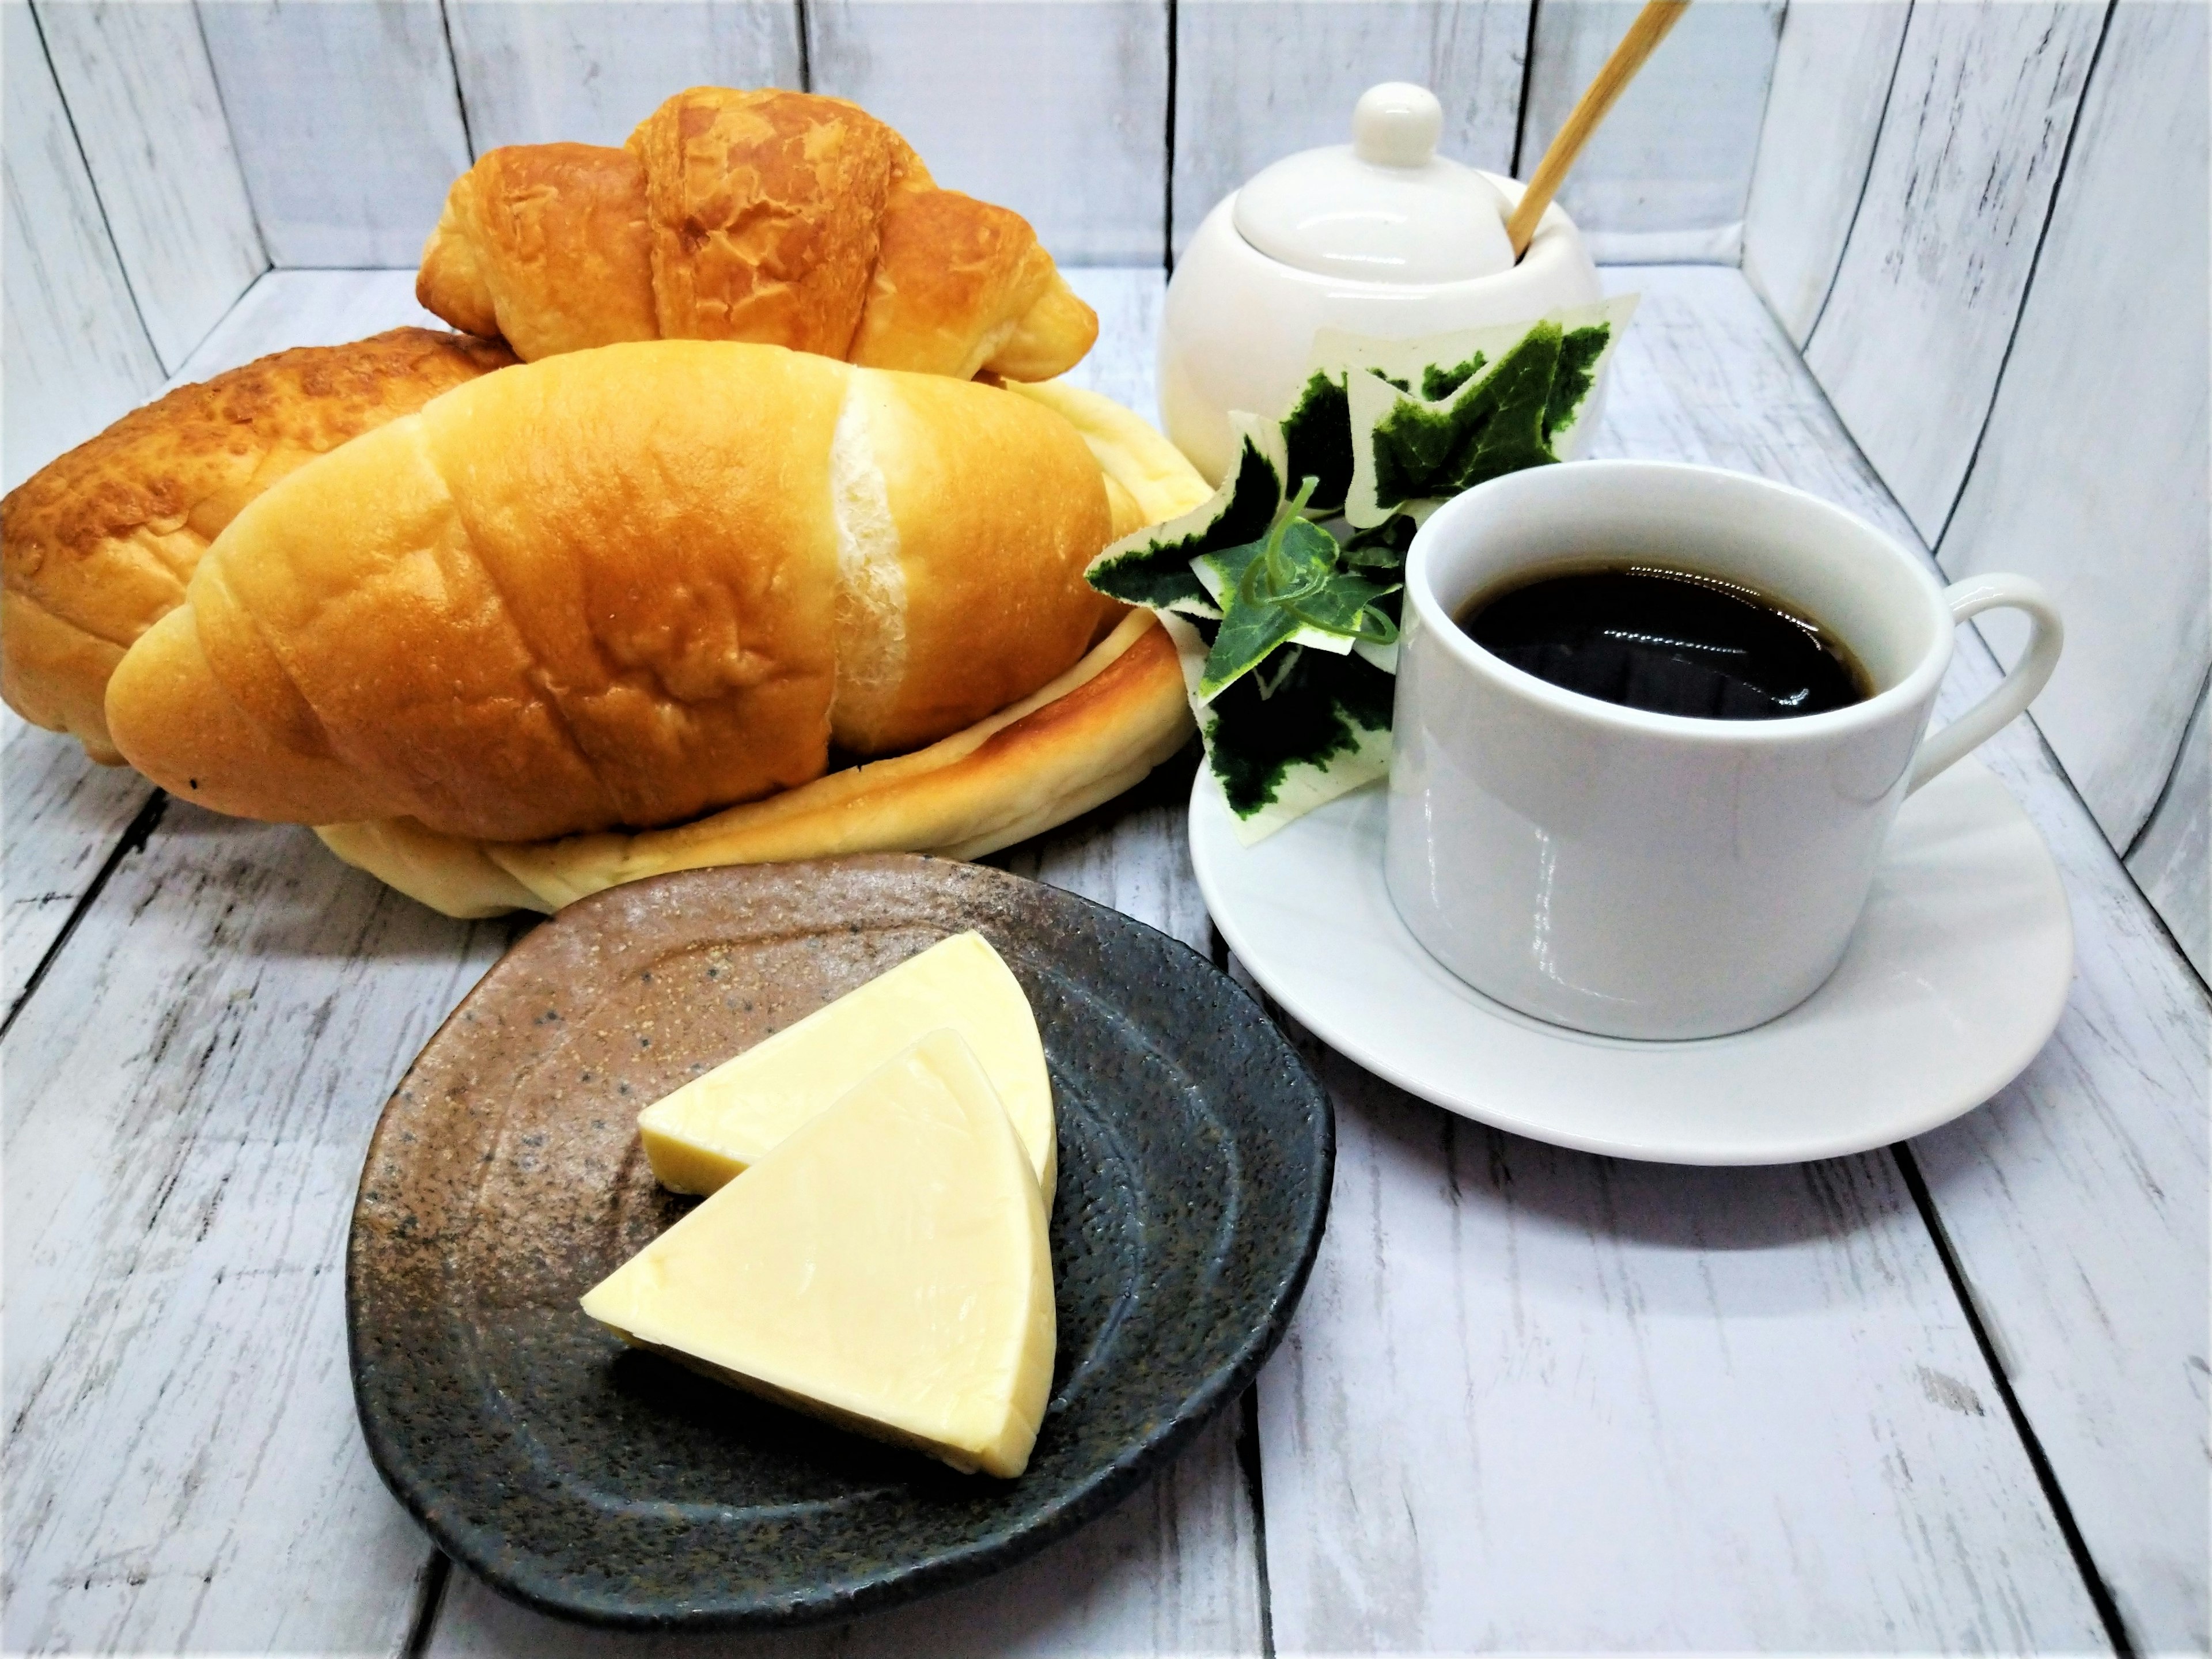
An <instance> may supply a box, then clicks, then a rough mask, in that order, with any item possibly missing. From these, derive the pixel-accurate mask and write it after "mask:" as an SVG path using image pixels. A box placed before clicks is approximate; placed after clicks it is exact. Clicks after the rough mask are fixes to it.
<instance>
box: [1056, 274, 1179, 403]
mask: <svg viewBox="0 0 2212 1659" xmlns="http://www.w3.org/2000/svg"><path fill="white" fill-rule="evenodd" d="M1067 283H1068V286H1069V287H1070V288H1072V289H1074V290H1075V291H1076V292H1077V293H1078V294H1079V295H1082V296H1083V298H1084V300H1085V302H1087V303H1088V304H1089V305H1090V307H1091V309H1092V310H1094V311H1096V312H1097V313H1098V343H1097V345H1095V346H1093V347H1092V348H1091V355H1090V356H1087V357H1085V359H1084V360H1083V361H1082V362H1079V363H1078V364H1077V365H1076V366H1075V367H1074V368H1072V369H1070V370H1068V372H1067V374H1066V375H1065V376H1064V377H1063V378H1064V379H1066V381H1067V382H1068V384H1069V385H1071V386H1082V387H1084V388H1085V389H1086V390H1088V391H1091V392H1098V393H1099V394H1101V395H1102V396H1103V397H1108V398H1113V399H1114V400H1115V402H1116V403H1118V404H1122V405H1123V406H1124V407H1125V408H1128V409H1133V410H1136V411H1137V413H1138V414H1139V415H1141V416H1144V417H1145V418H1146V420H1147V421H1150V422H1152V424H1153V425H1155V426H1158V424H1159V419H1160V408H1159V404H1160V399H1159V386H1158V369H1159V359H1158V356H1157V355H1156V353H1155V351H1154V342H1155V341H1157V340H1158V338H1159V329H1160V306H1161V304H1162V302H1163V301H1164V300H1165V299H1166V297H1167V273H1166V272H1164V271H1163V270H1161V269H1160V268H1159V267H1158V265H1156V264H1155V265H1151V266H1148V267H1141V268H1139V269H1137V270H1117V269H1115V268H1114V267H1112V266H1083V267H1077V268H1073V269H1071V270H1069V271H1068V272H1067Z"/></svg>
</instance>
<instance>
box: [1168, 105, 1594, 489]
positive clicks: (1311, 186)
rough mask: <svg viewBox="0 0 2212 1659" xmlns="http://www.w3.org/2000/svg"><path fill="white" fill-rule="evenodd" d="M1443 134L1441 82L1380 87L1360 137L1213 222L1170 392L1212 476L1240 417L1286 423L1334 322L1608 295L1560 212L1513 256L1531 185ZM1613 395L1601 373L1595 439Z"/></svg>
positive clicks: (1414, 333) (1188, 298) (1373, 329)
mask: <svg viewBox="0 0 2212 1659" xmlns="http://www.w3.org/2000/svg"><path fill="white" fill-rule="evenodd" d="M1442 132H1443V106H1440V105H1439V104H1438V103H1437V99H1436V94H1433V93H1431V92H1430V91H1429V90H1428V89H1427V88H1425V87H1417V86H1412V85H1408V84H1407V83H1406V82H1398V81H1393V82H1384V83H1383V85H1381V86H1378V87H1370V88H1368V90H1367V91H1366V92H1365V93H1364V94H1362V95H1361V97H1360V100H1359V102H1358V106H1356V107H1355V108H1354V109H1353V111H1352V143H1349V144H1336V145H1331V146H1329V147H1328V148H1326V149H1310V150H1305V151H1303V152H1301V153H1300V154H1298V155H1291V156H1286V157H1285V158H1284V159H1283V160H1282V161H1278V162H1276V163H1275V164H1274V165H1273V166H1272V167H1267V169H1265V170H1264V171H1263V172H1261V173H1260V174H1259V175H1258V176H1257V177H1256V178H1255V179H1252V180H1250V181H1249V183H1248V184H1246V185H1244V187H1243V189H1241V190H1237V191H1231V193H1230V195H1229V196H1228V197H1227V198H1226V199H1225V200H1224V201H1223V202H1222V203H1221V204H1219V205H1218V206H1217V207H1216V208H1215V209H1214V210H1213V211H1212V212H1211V213H1209V214H1207V215H1206V222H1204V223H1203V224H1201V225H1200V227H1199V228H1198V234H1197V235H1195V236H1194V237H1193V238H1192V239H1191V243H1190V246H1189V248H1188V250H1187V251H1186V252H1184V254H1183V256H1182V259H1181V260H1180V261H1179V262H1178V263H1177V264H1176V270H1175V276H1174V277H1173V279H1172V280H1171V281H1170V283H1168V293H1167V306H1166V309H1165V311H1164V313H1163V314H1162V316H1161V319H1160V362H1159V368H1160V378H1159V387H1160V413H1161V416H1162V418H1163V420H1164V422H1165V423H1166V426H1167V433H1168V436H1169V437H1170V438H1171V439H1173V440H1174V441H1175V443H1176V447H1178V448H1179V449H1181V450H1182V452H1183V453H1184V454H1186V455H1188V457H1189V458H1190V459H1191V462H1192V464H1193V465H1195V466H1196V467H1197V468H1198V470H1199V471H1200V472H1202V473H1204V474H1205V475H1206V478H1207V479H1208V480H1209V481H1210V482H1213V483H1218V482H1219V481H1220V478H1221V474H1222V471H1223V469H1224V468H1225V467H1226V466H1227V465H1229V459H1230V457H1231V454H1232V453H1234V444H1233V441H1232V440H1231V435H1230V428H1229V412H1230V410H1249V411H1250V412H1252V413H1254V414H1256V415H1261V416H1267V417H1270V418H1273V417H1277V416H1281V415H1283V414H1284V413H1285V412H1286V411H1287V410H1289V408H1290V406H1291V402H1292V400H1293V399H1294V398H1296V397H1297V393H1298V391H1299V389H1300V388H1301V387H1302V386H1304V384H1305V381H1306V379H1307V374H1308V364H1309V361H1310V356H1311V353H1312V349H1313V341H1314V335H1315V333H1316V331H1318V330H1321V329H1324V328H1333V329H1341V330H1345V331H1348V332H1351V333H1355V334H1365V335H1371V336H1375V337H1381V338H1384V339H1395V340H1408V339H1418V338H1419V337H1423V336H1425V335H1431V334H1445V333H1451V332H1454V331H1458V330H1462V329H1470V328H1483V327H1489V326H1493V325H1498V324H1504V323H1518V322H1534V320H1535V319H1538V318H1539V317H1541V316H1544V315H1545V314H1546V313H1550V312H1554V311H1558V310H1560V309H1562V308H1564V307H1571V306H1583V305H1591V304H1595V302H1596V301H1598V300H1599V299H1601V298H1602V297H1603V295H1602V291H1601V289H1600V288H1599V286H1598V280H1597V268H1596V267H1595V265H1593V264H1591V263H1590V258H1589V252H1587V250H1585V249H1584V248H1583V239H1582V233H1581V232H1580V231H1578V230H1577V229H1576V228H1575V225H1574V221H1572V220H1571V219H1570V218H1568V217H1567V216H1566V214H1565V212H1563V211H1562V210H1560V208H1559V204H1557V203H1556V202H1555V203H1553V204H1552V205H1551V206H1550V207H1548V208H1547V209H1546V210H1544V216H1543V217H1542V218H1541V220H1539V221H1538V222H1537V225H1536V234H1535V237H1534V240H1531V241H1530V243H1529V244H1528V252H1527V253H1526V254H1525V255H1524V256H1523V257H1522V259H1521V261H1520V263H1519V264H1515V263H1514V260H1513V250H1512V245H1511V244H1510V242H1509V241H1508V240H1506V235H1505V219H1506V216H1507V215H1509V214H1510V212H1511V211H1512V210H1513V206H1514V204H1516V203H1517V202H1518V201H1519V200H1520V199H1521V186H1520V185H1518V184H1516V183H1515V182H1514V181H1513V180H1512V179H1505V178H1501V177H1499V176H1498V174H1496V173H1480V172H1478V171H1476V170H1475V169H1474V168H1473V167H1463V166H1462V165H1461V164H1460V163H1459V162H1457V161H1452V160H1450V159H1449V158H1448V157H1445V156H1442V155H1437V153H1436V149H1437V137H1438V136H1439V135H1440V134H1441V133H1442ZM1604 394H1605V386H1604V385H1603V383H1602V381H1601V383H1600V384H1599V385H1598V386H1595V387H1594V388H1593V389H1592V392H1591V397H1592V400H1593V401H1592V403H1591V404H1590V406H1589V416H1588V417H1586V418H1585V419H1584V420H1583V421H1582V422H1578V423H1577V428H1576V434H1577V437H1578V438H1580V439H1581V440H1582V441H1585V442H1586V441H1587V435H1589V433H1591V432H1593V431H1595V429H1596V426H1597V418H1596V417H1597V416H1598V415H1599V414H1600V413H1601V409H1602V404H1601V399H1602V398H1603V397H1604ZM1571 447H1577V448H1578V447H1579V445H1571Z"/></svg>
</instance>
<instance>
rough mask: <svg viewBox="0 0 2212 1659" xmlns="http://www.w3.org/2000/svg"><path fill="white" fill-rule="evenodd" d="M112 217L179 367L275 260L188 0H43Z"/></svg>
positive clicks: (155, 328)
mask: <svg viewBox="0 0 2212 1659" xmlns="http://www.w3.org/2000/svg"><path fill="white" fill-rule="evenodd" d="M38 15H39V21H40V27H42V28H43V29H44V31H45V33H46V46H47V50H48V52H50V53H51V54H52V60H53V66H54V72H55V74H56V76H58V79H59V81H60V82H61V88H62V93H63V95H64V97H65V98H66V99H67V100H69V106H70V112H71V114H72V115H73V116H74V117H75V118H76V131H77V137H78V138H79V139H80V140H81V141H82V143H83V146H84V153H85V159H86V161H88V163H89V165H90V167H91V169H92V179H93V183H94V185H96V186H97V187H98V189H99V191H100V203H101V205H102V206H103V207H104V208H105V209H106V214H107V224H108V228H109V229H110V230H111V231H112V233H113V234H114V237H115V245H116V250H117V252H118V253H119V254H120V256H121V257H122V260H123V268H124V270H125V271H127V272H129V273H130V277H131V291H132V293H133V294H135V295H137V300H138V308H139V311H140V313H142V314H143V316H144V318H145V319H146V329H147V332H148V333H149V334H150V335H151V336H152V337H153V340H154V349H155V350H156V351H157V352H159V353H160V355H161V363H162V367H163V368H167V369H169V370H171V371H173V370H174V369H175V368H177V367H178V365H179V364H180V363H182V362H184V361H185V358H186V357H187V356H190V355H191V349H192V348H193V347H194V346H196V345H197V344H198V343H200V340H201V339H202V337H204V336H205V335H206V333H207V331H208V330H209V329H210V328H211V327H213V326H214V325H215V323H216V319H218V318H220V317H221V316H222V314H223V313H225V312H226V311H228V310H229V309H230V307H231V306H232V304H233V303H234V301H236V300H237V298H238V296H239V295H241V294H243V293H244V292H245V291H246V287H247V285H248V284H249V283H252V281H253V279H254V278H255V277H256V276H259V275H260V274H261V272H262V271H263V270H264V269H266V268H267V266H268V264H269V257H268V255H267V254H266V253H264V252H263V251H262V246H261V234H260V232H259V231H258V230H257V229H256V228H254V224H253V210H252V206H251V205H250V204H248V203H247V201H246V179H245V176H244V174H243V173H240V171H239V165H238V157H237V155H236V154H235V153H234V151H233V149H231V143H230V129H229V127H228V125H227V124H226V123H225V121H224V119H223V112H222V100H221V99H220V98H218V97H217V96H216V86H215V72H214V70H212V69H211V68H210V67H209V64H208V55H207V47H206V46H205V45H204V42H203V41H202V40H201V38H200V26H199V17H198V14H197V12H196V11H195V10H194V9H193V8H192V6H191V3H190V0H98V3H91V4H88V3H84V0H40V4H39V8H38Z"/></svg>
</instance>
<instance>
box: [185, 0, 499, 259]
mask: <svg viewBox="0 0 2212 1659" xmlns="http://www.w3.org/2000/svg"><path fill="white" fill-rule="evenodd" d="M199 12H200V21H201V23H202V25H203V26H204V28H205V30H206V34H207V44H208V52H209V55H210V58H211V59H212V61H213V63H214V65H215V76H216V84H217V85H218V86H219V87H221V88H222V102H223V107H224V108H225V109H226V110H228V112H229V113H230V125H231V136H232V139H233V141H234V143H235V144H236V146H237V149H238V158H239V161H240V164H241V165H242V166H243V167H244V169H245V173H246V189H247V191H248V193H249V194H250V195H251V197H252V201H253V208H254V215H255V217H256V218H257V220H258V222H259V223H260V226H261V236H262V240H263V242H264V244H265V245H266V246H267V247H268V250H269V257H270V259H271V260H273V261H274V262H275V263H276V264H279V265H340V266H363V265H388V266H400V265H405V266H410V267H411V266H412V265H413V264H415V263H416V261H417V260H418V259H419V258H421V257H422V243H423V241H424V240H425V239H427V238H428V235H429V234H430V230H431V228H432V227H433V226H435V224H436V223H437V222H438V210H439V209H440V207H441V206H442V205H443V204H444V203H445V199H446V191H447V188H448V187H449V186H451V185H452V184H453V179H455V178H456V177H457V176H459V174H460V173H464V172H465V171H466V170H467V169H468V166H469V163H470V161H471V159H472V158H471V155H470V151H469V145H468V139H467V135H466V133H465V130H464V127H463V125H462V119H461V106H460V100H459V95H458V94H457V93H456V92H455V90H454V82H453V58H452V57H451V55H450V54H449V53H448V52H447V50H446V29H445V22H444V19H443V17H442V15H441V11H440V9H439V7H438V5H437V3H436V0H330V3H318V0H210V3H208V4H205V5H203V6H201V7H200V9H199Z"/></svg>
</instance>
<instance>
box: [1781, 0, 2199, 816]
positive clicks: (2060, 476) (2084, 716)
mask: <svg viewBox="0 0 2212 1659" xmlns="http://www.w3.org/2000/svg"><path fill="white" fill-rule="evenodd" d="M2208 21H2212V15H2209V14H2208V13H2207V11H2206V9H2205V8H2204V7H2203V6H2197V5H2172V4H2129V5H2124V6H2122V7H2120V8H2119V9H2118V12H2117V13H2116V14H2115V15H2114V18H2113V21H2112V31H2111V33H2110V35H2109V36H2108V37H2107V39H2106V42H2105V49H2104V52H2103V54H2102V56H2101V57H2100V59H2099V61H2098V65H2097V72H2096V75H2095V77H2094V78H2093V81H2092V82H2091V83H2090V86H2089V88H2088V91H2087V94H2086V95H2085V97H2084V99H2083V101H2082V106H2081V120H2080V122H2079V124H2078V125H2077V127H2076V129H2075V135H2074V145H2073V150H2072V153H2071V155H2070V157H2069V161H2068V163H2067V169H2066V177H2065V179H2063V181H2062V182H2061V184H2060V185H2059V191H2058V199H2057V203H2056V204H2055V206H2054V208H2053V210H2052V214H2051V228H2050V232H2049V234H2048V235H2047V236H2046V237H2045V240H2044V245H2043V252H2042V255H2041V257H2040V258H2039V260H2038V262H2037V264H2036V270H2035V276H2034V282H2033V286H2032V287H2031V288H2030V289H2028V292H2027V301H2026V303H2025V305H2024V307H2023V308H2022V310H2021V317H2020V328H2019V334H2018V337H2017V338H2016V339H2015V343H2014V344H2013V348H2012V352H2011V356H2009V358H2008V360H2007V362H2006V367H2005V371H2004V376H2003V379H2002V381H2001V382H2000V383H1998V385H1997V386H1996V404H1995V406H1994V407H1993V408H1992V409H1991V410H1990V421H1989V428H1988V431H1987V433H1986V434H1985V435H1984V437H1983V439H1982V442H1981V447H1980V448H1979V450H1978V452H1977V453H1975V456H1974V460H1973V468H1972V473H1971V475H1970V476H1969V477H1967V479H1966V488H1965V489H1964V491H1963V492H1962V493H1961V495H1960V500H1959V507H1958V511H1957V513H1955V514H1954V517H1953V518H1952V520H1951V524H1950V527H1949V529H1948V531H1947V532H1945V533H1944V536H1943V539H1942V544H1941V545H1939V546H1938V547H1937V548H1936V557H1937V559H1938V560H1939V561H1940V562H1942V566H1943V568H1945V569H1946V570H1947V571H1948V572H1949V573H1950V574H1952V575H1954V576H1966V575H1971V574H1976V573H1978V572H1983V571H1990V570H2017V571H2022V572H2025V573H2026V574H2028V575H2031V576H2033V577H2035V578H2036V579H2037V580H2039V581H2041V582H2043V583H2044V584H2045V586H2048V587H2049V588H2050V589H2051V592H2052V593H2053V594H2054V595H2055V596H2056V597H2057V601H2058V608H2059V610H2060V611H2062V612H2063V615H2064V616H2065V618H2066V653H2065V655H2064V656H2063V658H2062V659H2060V661H2059V665H2058V671H2057V673H2056V674H2055V675H2053V676H2052V678H2051V684H2050V687H2049V688H2048V689H2047V690H2045V692H2044V694H2043V696H2041V697H2040V698H2039V699H2038V700H2037V702H2036V705H2035V720H2036V724H2037V725H2039V726H2041V727H2042V728H2043V733H2044V735H2045V737H2046V738H2049V739H2050V741H2051V747H2052V748H2053V749H2055V750H2057V753H2058V758H2059V759H2060V760H2061V761H2062V762H2063V763H2064V764H2065V767H2066V770H2067V773H2068V775H2069V776H2070V777H2072V779H2073V780H2074V784H2075V787H2076V788H2077V789H2079V790H2080V791H2081V798H2082V799H2084V800H2085V801H2087V803H2088V804H2089V809H2090V811H2093V812H2094V813H2095V814H2096V815H2097V821H2098V822H2099V823H2101V824H2102V825H2103V826H2104V829H2105V834H2106V838H2107V839H2109V840H2110V841H2111V842H2112V845H2113V846H2115V847H2117V848H2122V849H2125V848H2127V847H2129V846H2130V844H2131V843H2132V842H2133V841H2134V839H2135V837H2136V834H2137V833H2138V832H2139V831H2140V830H2141V829H2142V825H2143V823H2144V822H2145V821H2146V820H2147V819H2148V817H2149V816H2150V811H2151V808H2152V806H2153V805H2154V804H2155V803H2156V801H2157V799H2158V798H2159V793H2160V790H2161V789H2163V788H2164V787H2165V785H2166V778H2167V776H2168V775H2169V774H2170V773H2171V772H2172V769H2173V761H2174V757H2175V755H2176V753H2177V752H2178V751H2179V747H2180V743H2181V734H2182V731H2183V729H2184V728H2185V726H2187V725H2188V723H2189V717H2190V712H2191V709H2192V708H2194V707H2195V706H2196V702H2197V691H2198V689H2199V688H2200V687H2201V686H2202V685H2203V681H2204V676H2205V672H2206V670H2207V668H2208V667H2212V207H2208V203H2212V135H2209V134H2208V128H2212V105H2209V104H2208V94H2207V87H2208V82H2212V53H2208V33H2212V31H2209V30H2208ZM2121 250H2124V252H2119V251H2121ZM1825 329H1826V325H1823V331H1824V332H1825ZM1899 384H1900V385H1909V379H1908V380H1906V381H1900V382H1899ZM1877 460H1879V458H1877ZM1983 626H1984V631H1985V632H1986V633H1987V634H1988V635H1989V637H1990V640H1991V641H1992V642H1993V643H1995V644H1996V647H1998V655H1999V656H2000V657H2002V658H2003V659H2006V660H2010V659H2012V657H2013V656H2014V655H2015V654H2016V653H2017V651H2018V650H2019V648H2020V646H2021V642H2022V638H2023V635H2024V631H2025V630H2024V629H2023V628H2022V627H2021V625H2020V624H2019V623H2017V621H2016V619H2015V618H2013V617H1995V616H1993V617H1990V619H1989V620H1988V621H1987V622H1985V623H1984V624H1983Z"/></svg>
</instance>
